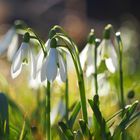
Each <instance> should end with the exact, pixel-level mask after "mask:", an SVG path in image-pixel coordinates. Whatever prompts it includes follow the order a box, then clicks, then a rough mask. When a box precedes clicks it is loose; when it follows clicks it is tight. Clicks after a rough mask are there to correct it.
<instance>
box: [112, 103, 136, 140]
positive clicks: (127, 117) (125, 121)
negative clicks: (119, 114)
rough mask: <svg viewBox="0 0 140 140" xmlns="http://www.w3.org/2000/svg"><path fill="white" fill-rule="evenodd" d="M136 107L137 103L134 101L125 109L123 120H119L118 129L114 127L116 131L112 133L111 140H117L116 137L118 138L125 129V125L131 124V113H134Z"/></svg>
mask: <svg viewBox="0 0 140 140" xmlns="http://www.w3.org/2000/svg"><path fill="white" fill-rule="evenodd" d="M137 105H138V101H135V102H134V103H133V104H132V105H130V106H129V107H128V108H127V110H126V113H125V114H124V117H123V119H122V120H121V122H120V124H119V125H118V127H116V129H115V131H114V134H113V140H117V139H118V137H120V135H121V133H122V131H123V130H124V129H125V128H126V127H127V125H128V124H129V123H131V121H132V120H131V117H132V115H133V113H134V112H135V110H136V107H137Z"/></svg>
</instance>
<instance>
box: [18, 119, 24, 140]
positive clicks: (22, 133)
mask: <svg viewBox="0 0 140 140" xmlns="http://www.w3.org/2000/svg"><path fill="white" fill-rule="evenodd" d="M25 124H26V122H25V120H24V122H23V125H22V129H21V132H20V136H19V140H23V139H24V136H25V135H24V133H25Z"/></svg>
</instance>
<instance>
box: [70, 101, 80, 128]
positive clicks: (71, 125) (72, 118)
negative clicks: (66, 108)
mask: <svg viewBox="0 0 140 140" xmlns="http://www.w3.org/2000/svg"><path fill="white" fill-rule="evenodd" d="M80 109H81V103H80V102H78V103H77V104H76V106H75V108H74V109H73V112H72V114H71V116H70V119H69V121H68V125H69V127H70V128H72V127H73V124H74V122H75V120H76V117H77V115H78V113H79V111H80Z"/></svg>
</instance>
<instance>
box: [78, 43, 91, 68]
mask: <svg viewBox="0 0 140 140" xmlns="http://www.w3.org/2000/svg"><path fill="white" fill-rule="evenodd" d="M88 49H89V44H87V45H86V46H85V48H84V49H83V50H82V51H81V53H80V55H79V57H80V62H81V66H82V69H84V66H85V63H86V60H87V55H88V54H87V53H88Z"/></svg>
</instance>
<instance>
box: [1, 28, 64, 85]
mask: <svg viewBox="0 0 140 140" xmlns="http://www.w3.org/2000/svg"><path fill="white" fill-rule="evenodd" d="M16 43H17V34H16V31H15V29H14V28H11V29H10V30H9V31H8V32H7V33H6V34H5V36H4V37H3V39H2V40H1V43H0V54H3V53H4V52H5V51H6V50H7V52H8V58H9V59H10V60H12V66H11V76H12V78H16V77H17V76H18V75H19V74H20V73H21V71H22V68H23V66H25V65H26V66H28V68H29V70H30V84H31V86H34V87H37V86H39V85H40V84H41V83H47V82H46V81H47V80H48V81H49V82H53V81H54V80H55V79H56V77H57V76H60V78H61V81H62V82H65V81H66V62H65V61H66V60H64V57H63V56H64V55H65V54H64V51H63V50H62V49H61V48H59V47H57V41H56V39H50V38H49V39H48V40H47V42H46V43H45V45H44V46H45V47H44V50H45V52H46V54H44V52H43V50H42V49H40V51H39V53H38V54H37V55H35V52H34V49H33V47H31V46H30V34H29V33H28V32H27V33H25V35H24V40H23V42H22V43H21V45H20V47H19V49H18V45H16Z"/></svg>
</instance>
